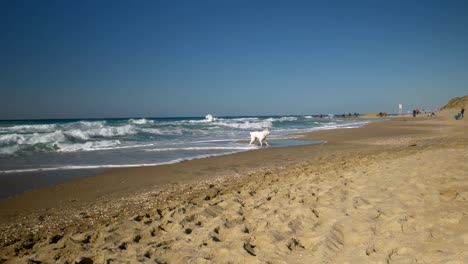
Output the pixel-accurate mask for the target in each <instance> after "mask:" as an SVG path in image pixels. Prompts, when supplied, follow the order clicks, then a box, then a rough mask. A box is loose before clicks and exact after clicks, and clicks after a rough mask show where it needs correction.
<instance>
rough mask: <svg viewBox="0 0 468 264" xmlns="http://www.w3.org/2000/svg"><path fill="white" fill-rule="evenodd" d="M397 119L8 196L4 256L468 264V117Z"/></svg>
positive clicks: (29, 259)
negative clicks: (281, 144)
mask: <svg viewBox="0 0 468 264" xmlns="http://www.w3.org/2000/svg"><path fill="white" fill-rule="evenodd" d="M386 120H387V121H384V122H376V123H371V124H369V125H367V126H365V127H362V128H352V129H336V130H326V131H318V132H312V133H308V134H306V135H305V137H304V139H306V140H324V141H326V142H327V143H325V144H320V145H307V146H297V147H286V148H264V149H261V150H255V151H249V152H244V153H238V154H233V155H227V156H220V157H213V158H206V159H199V160H192V161H187V162H182V163H179V164H172V165H163V166H156V167H143V168H129V169H116V170H112V171H109V172H106V173H103V174H100V175H96V176H92V177H86V178H81V179H76V180H72V181H68V182H65V183H61V184H57V185H53V186H50V187H45V188H41V189H37V190H33V191H30V192H27V193H23V194H21V195H17V196H14V197H11V198H8V199H4V200H0V234H2V237H1V240H0V263H467V262H468V251H467V250H466V249H467V247H468V161H467V160H468V133H467V131H468V121H467V119H466V118H465V119H463V120H458V121H457V120H454V119H453V118H452V113H451V112H447V113H442V114H440V115H438V116H437V117H418V118H412V117H395V118H389V119H386Z"/></svg>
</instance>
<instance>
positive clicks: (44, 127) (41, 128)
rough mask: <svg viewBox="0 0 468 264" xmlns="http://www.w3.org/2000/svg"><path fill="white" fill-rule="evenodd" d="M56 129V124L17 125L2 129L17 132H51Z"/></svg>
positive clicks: (2, 128)
mask: <svg viewBox="0 0 468 264" xmlns="http://www.w3.org/2000/svg"><path fill="white" fill-rule="evenodd" d="M55 128H56V125H55V124H38V125H17V126H7V127H0V129H1V130H8V131H17V132H29V131H31V132H34V131H37V132H39V131H49V130H53V129H55Z"/></svg>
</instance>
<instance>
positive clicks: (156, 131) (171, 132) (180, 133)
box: [140, 127, 184, 135]
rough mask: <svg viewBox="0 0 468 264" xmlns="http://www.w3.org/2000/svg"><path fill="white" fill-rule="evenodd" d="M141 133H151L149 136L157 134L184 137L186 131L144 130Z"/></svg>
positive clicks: (172, 129) (176, 129)
mask: <svg viewBox="0 0 468 264" xmlns="http://www.w3.org/2000/svg"><path fill="white" fill-rule="evenodd" d="M140 131H142V132H145V133H149V134H156V135H182V134H183V133H184V129H182V128H169V127H166V128H142V129H140Z"/></svg>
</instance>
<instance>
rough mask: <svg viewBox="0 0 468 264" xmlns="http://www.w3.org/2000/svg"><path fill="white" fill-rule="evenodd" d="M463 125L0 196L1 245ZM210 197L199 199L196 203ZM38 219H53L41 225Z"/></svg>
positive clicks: (414, 126) (353, 136)
mask: <svg viewBox="0 0 468 264" xmlns="http://www.w3.org/2000/svg"><path fill="white" fill-rule="evenodd" d="M406 119H408V120H406ZM464 129H466V122H465V121H462V122H458V123H457V122H453V121H452V120H448V119H446V118H445V119H444V118H442V117H436V118H419V119H417V120H413V119H410V118H406V117H396V118H390V120H389V121H386V122H377V123H371V124H368V125H366V126H364V127H361V128H350V129H335V130H326V131H316V132H310V133H307V134H306V135H305V136H304V139H306V140H326V141H327V142H328V143H327V144H321V145H311V146H299V147H286V148H277V149H275V148H269V149H260V150H258V151H253V152H242V153H236V154H231V155H227V156H219V157H212V158H206V159H200V160H192V161H186V162H182V163H177V164H173V165H162V166H157V167H147V168H130V169H118V170H112V171H109V172H106V173H103V174H100V175H96V176H92V177H86V178H82V179H77V180H73V181H69V182H65V183H62V184H58V185H55V186H50V187H46V188H43V189H39V190H34V191H31V192H28V193H24V194H21V195H18V196H15V197H12V198H10V199H6V200H0V230H1V231H2V232H3V233H4V234H5V235H6V237H4V238H3V246H5V245H6V246H5V248H7V249H8V248H11V247H8V245H9V243H12V242H11V241H12V240H13V241H14V240H15V239H20V240H21V237H25V236H27V234H28V235H29V236H31V235H33V237H34V240H35V241H36V240H38V241H41V239H43V238H41V236H46V237H47V236H50V235H52V234H54V233H56V232H58V230H62V231H61V232H62V233H64V232H65V233H67V232H68V231H66V230H75V232H76V230H81V231H80V232H82V231H85V230H94V229H95V228H96V226H99V224H102V223H106V222H107V223H109V221H110V222H121V221H125V219H128V218H129V217H132V215H134V214H140V213H142V212H151V211H153V210H155V208H169V207H171V204H172V206H176V207H177V206H180V204H181V203H184V201H188V200H191V199H196V197H200V196H202V197H205V198H206V197H208V196H211V195H207V193H211V192H213V191H217V192H219V191H221V192H223V193H226V192H227V191H228V190H240V191H242V190H243V189H245V187H242V186H246V185H247V186H248V185H252V184H255V182H256V180H259V179H266V178H269V177H270V176H269V175H273V176H275V175H280V174H285V173H286V174H287V175H289V176H288V177H291V180H294V179H295V177H296V176H297V175H296V176H293V174H294V173H293V174H291V172H293V171H297V170H299V169H298V168H305V169H306V170H311V169H312V168H315V169H316V170H318V171H326V169H324V168H327V167H330V166H331V167H333V166H334V167H335V170H340V171H341V170H343V169H346V167H347V166H348V165H346V164H349V161H354V162H356V163H360V164H361V163H362V160H371V161H372V160H374V161H373V162H377V163H378V162H379V160H378V158H377V159H376V158H375V157H379V156H382V157H384V158H385V157H386V156H389V157H387V158H385V159H389V160H392V159H394V158H395V157H399V156H398V155H397V154H398V153H400V154H401V155H400V156H401V157H411V155H413V154H414V153H425V152H427V151H438V150H440V151H445V149H448V148H450V147H453V148H454V149H460V146H461V149H462V150H463V149H466V146H467V145H466V139H467V137H466V135H465V134H466V132H464V131H466V130H464ZM259 164H260V165H259ZM337 164H338V165H337ZM340 164H341V165H340ZM371 164H372V162H371ZM296 174H297V173H296ZM298 174H299V175H300V174H301V172H300V171H299V172H298ZM273 176H271V177H273ZM275 177H277V176H275ZM281 180H282V181H284V180H285V179H281ZM293 182H294V181H293ZM257 183H258V182H257ZM210 200H211V198H210V199H208V200H206V199H205V200H204V201H205V202H203V199H202V202H199V203H201V204H204V203H210ZM19 219H21V220H19ZM90 220H92V221H90ZM16 221H19V222H21V223H22V224H23V225H25V226H29V230H20V228H18V225H17V224H18V222H16ZM44 222H49V223H53V224H49V225H48V226H45V225H44ZM23 229H24V228H23ZM13 234H15V235H13ZM39 234H40V235H39ZM13 236H16V238H14V237H13ZM18 237H19V238H18ZM8 241H10V242H8ZM5 248H4V249H5ZM38 248H39V246H38ZM1 251H2V250H1V249H0V252H1ZM242 251H243V252H244V253H245V251H244V250H242ZM5 252H8V251H5ZM21 252H26V253H27V252H28V250H27V249H25V250H21ZM26 253H25V254H26Z"/></svg>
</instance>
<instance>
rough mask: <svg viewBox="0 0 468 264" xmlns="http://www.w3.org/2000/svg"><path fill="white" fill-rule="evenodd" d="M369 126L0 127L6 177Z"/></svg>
mask: <svg viewBox="0 0 468 264" xmlns="http://www.w3.org/2000/svg"><path fill="white" fill-rule="evenodd" d="M368 122H369V121H366V120H351V119H346V118H343V119H336V118H323V119H322V118H317V117H314V116H311V115H308V116H271V117H215V116H212V115H207V116H206V117H205V118H133V119H101V120H40V121H0V173H1V174H13V173H21V172H23V173H24V172H34V171H53V170H77V169H98V168H116V167H136V166H148V165H159V164H170V163H176V162H180V161H184V160H190V159H195V158H204V157H210V156H218V155H225V154H230V153H236V152H241V151H249V150H254V149H256V148H258V146H254V145H248V144H246V143H240V142H239V141H241V140H248V139H249V132H250V131H254V130H263V129H264V128H269V129H270V132H271V134H270V137H269V142H270V145H272V146H275V145H276V146H278V145H281V144H283V145H284V144H288V143H285V142H287V141H281V140H280V139H288V138H291V135H290V134H292V133H301V132H308V131H314V130H324V129H336V128H352V127H359V126H362V125H364V124H366V123H368Z"/></svg>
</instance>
